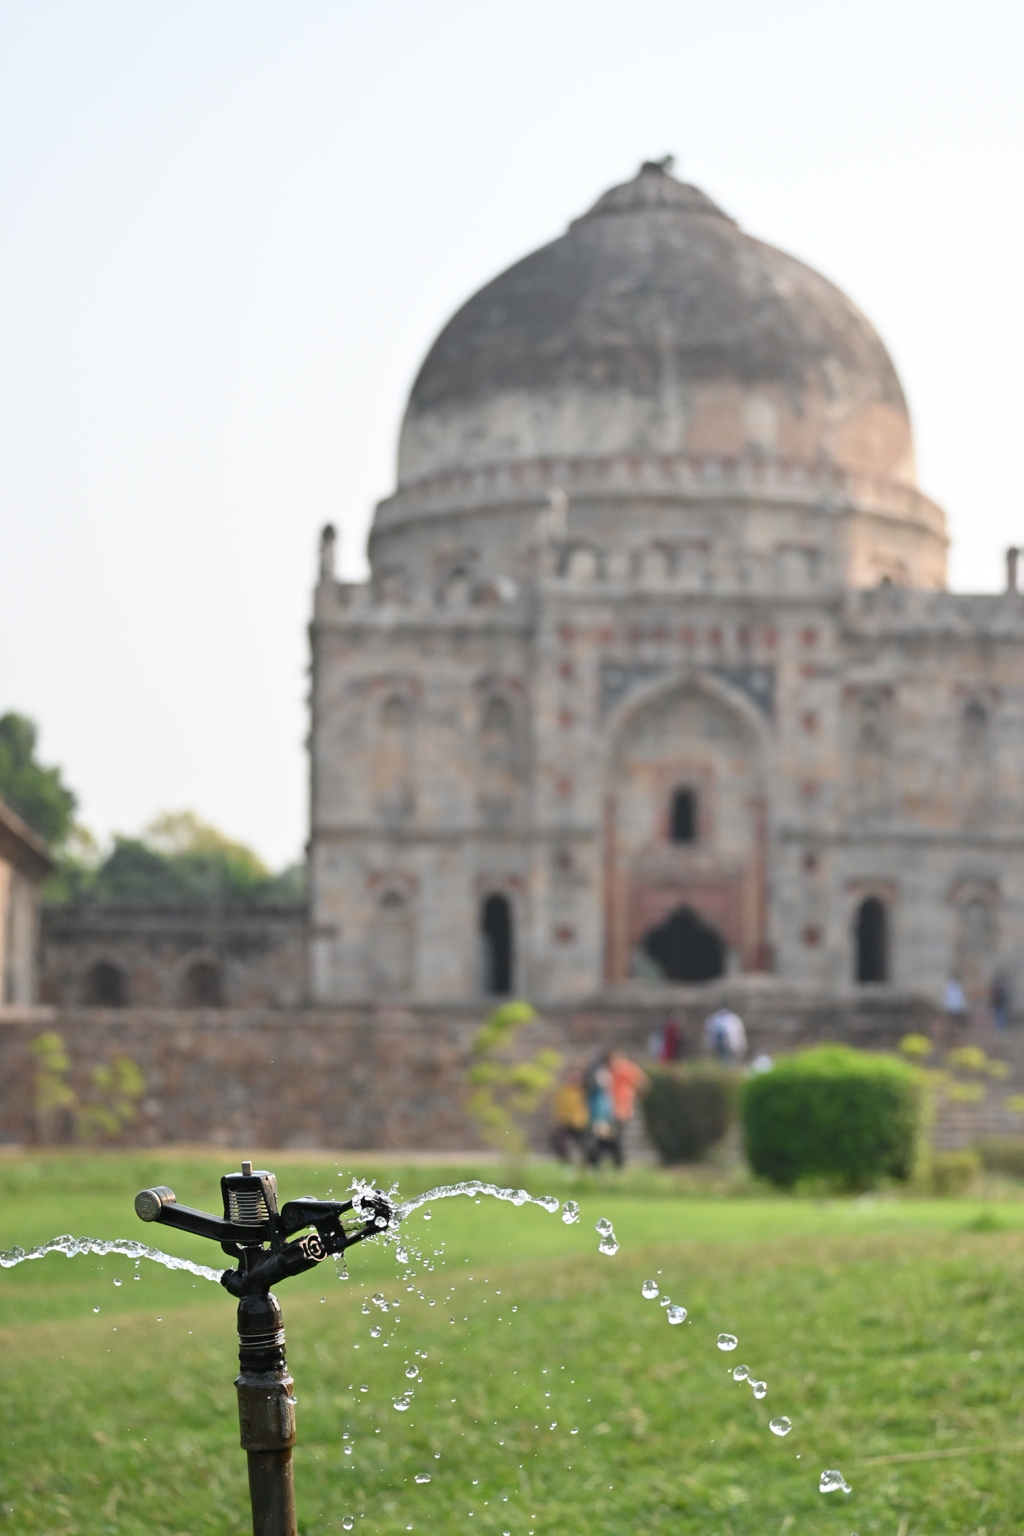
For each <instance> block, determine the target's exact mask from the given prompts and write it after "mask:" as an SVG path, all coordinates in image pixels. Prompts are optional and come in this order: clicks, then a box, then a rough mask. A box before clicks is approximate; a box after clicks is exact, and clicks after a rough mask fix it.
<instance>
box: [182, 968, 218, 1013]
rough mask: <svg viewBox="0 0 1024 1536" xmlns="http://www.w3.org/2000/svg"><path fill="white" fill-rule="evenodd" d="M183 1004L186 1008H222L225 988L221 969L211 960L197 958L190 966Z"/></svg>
mask: <svg viewBox="0 0 1024 1536" xmlns="http://www.w3.org/2000/svg"><path fill="white" fill-rule="evenodd" d="M181 1001H182V1006H183V1007H185V1008H222V1007H223V1006H224V989H223V987H222V986H221V980H220V971H219V970H218V968H217V966H215V965H214V964H213V962H212V961H211V960H197V961H196V963H195V965H191V966H189V968H188V972H187V974H186V976H185V985H184V987H183V988H182V997H181Z"/></svg>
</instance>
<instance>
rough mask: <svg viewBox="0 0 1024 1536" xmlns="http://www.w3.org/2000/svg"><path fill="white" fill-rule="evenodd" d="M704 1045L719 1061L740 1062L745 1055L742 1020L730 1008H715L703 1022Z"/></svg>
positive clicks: (745, 1035) (745, 1042)
mask: <svg viewBox="0 0 1024 1536" xmlns="http://www.w3.org/2000/svg"><path fill="white" fill-rule="evenodd" d="M704 1044H705V1045H706V1046H707V1048H708V1050H709V1051H710V1052H711V1054H712V1055H713V1056H717V1057H718V1060H719V1061H742V1060H743V1058H744V1057H745V1056H746V1054H747V1032H746V1030H745V1029H744V1027H743V1020H742V1019H741V1018H740V1016H739V1014H738V1013H734V1012H733V1011H732V1009H731V1008H716V1009H715V1011H714V1013H712V1014H709V1015H708V1017H707V1018H706V1019H705V1020H704Z"/></svg>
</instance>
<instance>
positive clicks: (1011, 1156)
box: [978, 1136, 1024, 1179]
mask: <svg viewBox="0 0 1024 1536" xmlns="http://www.w3.org/2000/svg"><path fill="white" fill-rule="evenodd" d="M978 1155H979V1157H980V1158H981V1160H982V1162H983V1163H984V1165H985V1167H986V1168H988V1169H989V1170H990V1172H992V1173H1008V1174H1009V1175H1010V1177H1011V1178H1014V1179H1024V1136H986V1137H984V1138H983V1139H982V1140H981V1141H979V1142H978Z"/></svg>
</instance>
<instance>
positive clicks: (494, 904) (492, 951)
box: [480, 892, 514, 997]
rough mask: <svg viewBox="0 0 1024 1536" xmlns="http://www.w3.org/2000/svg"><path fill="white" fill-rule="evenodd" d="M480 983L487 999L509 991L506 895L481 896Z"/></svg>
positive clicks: (509, 919)
mask: <svg viewBox="0 0 1024 1536" xmlns="http://www.w3.org/2000/svg"><path fill="white" fill-rule="evenodd" d="M480 949H481V955H480V959H481V972H482V976H481V981H482V983H483V991H484V993H485V995H487V996H489V997H505V996H507V995H508V993H509V992H511V991H512V969H513V958H514V957H513V949H512V907H511V904H510V903H509V899H508V897H507V896H502V895H500V894H499V893H497V892H496V893H494V894H492V895H490V896H485V897H484V900H483V903H482V905H481V908H480Z"/></svg>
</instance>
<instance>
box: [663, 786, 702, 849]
mask: <svg viewBox="0 0 1024 1536" xmlns="http://www.w3.org/2000/svg"><path fill="white" fill-rule="evenodd" d="M669 835H670V836H671V838H672V841H673V842H674V843H695V842H696V841H697V796H696V795H695V794H694V792H693V790H692V789H677V790H676V791H675V793H674V794H673V796H672V814H671V816H670V818H669Z"/></svg>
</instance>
